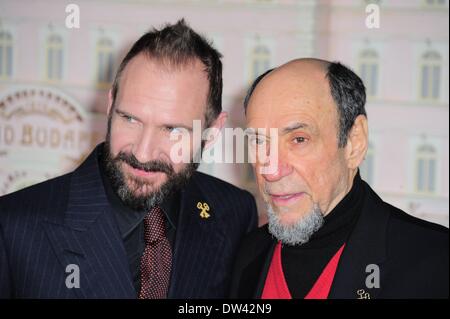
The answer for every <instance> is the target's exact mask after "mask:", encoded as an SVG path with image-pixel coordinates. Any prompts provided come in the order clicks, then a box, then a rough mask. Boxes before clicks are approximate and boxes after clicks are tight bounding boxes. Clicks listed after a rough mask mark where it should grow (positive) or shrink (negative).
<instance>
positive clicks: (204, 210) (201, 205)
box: [197, 202, 211, 218]
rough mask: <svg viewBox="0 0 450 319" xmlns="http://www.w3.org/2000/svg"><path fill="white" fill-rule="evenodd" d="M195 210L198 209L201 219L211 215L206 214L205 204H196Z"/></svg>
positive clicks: (206, 206)
mask: <svg viewBox="0 0 450 319" xmlns="http://www.w3.org/2000/svg"><path fill="white" fill-rule="evenodd" d="M197 208H198V209H200V217H201V218H209V217H210V216H211V215H210V214H208V213H207V212H209V205H208V204H206V203H202V202H198V203H197Z"/></svg>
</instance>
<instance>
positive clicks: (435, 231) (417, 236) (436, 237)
mask: <svg viewBox="0 0 450 319" xmlns="http://www.w3.org/2000/svg"><path fill="white" fill-rule="evenodd" d="M385 205H386V207H387V208H388V209H389V211H390V213H391V214H390V219H389V224H388V229H387V236H388V238H389V241H390V244H391V248H392V250H398V252H399V254H401V253H402V252H403V254H405V253H410V254H411V255H417V254H419V253H420V254H421V256H422V257H425V256H429V257H432V256H435V257H438V256H447V260H448V248H449V247H448V246H449V242H448V228H446V227H444V226H441V225H438V224H435V223H431V222H428V221H425V220H423V219H420V218H417V217H414V216H411V215H409V214H407V213H405V212H404V211H402V210H400V209H398V208H397V207H394V206H392V205H390V204H387V203H385Z"/></svg>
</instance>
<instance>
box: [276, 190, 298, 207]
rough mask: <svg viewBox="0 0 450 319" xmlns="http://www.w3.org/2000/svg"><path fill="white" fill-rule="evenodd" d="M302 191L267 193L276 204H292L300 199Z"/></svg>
mask: <svg viewBox="0 0 450 319" xmlns="http://www.w3.org/2000/svg"><path fill="white" fill-rule="evenodd" d="M303 195H304V193H302V192H301V193H291V194H269V196H270V198H271V199H272V201H273V202H274V204H277V205H288V204H292V203H294V202H295V201H297V200H298V199H300V198H301V197H302V196H303Z"/></svg>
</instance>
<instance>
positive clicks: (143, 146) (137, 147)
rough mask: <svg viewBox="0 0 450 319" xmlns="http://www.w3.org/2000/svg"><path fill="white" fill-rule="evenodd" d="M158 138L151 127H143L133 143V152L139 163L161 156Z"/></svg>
mask: <svg viewBox="0 0 450 319" xmlns="http://www.w3.org/2000/svg"><path fill="white" fill-rule="evenodd" d="M161 151H162V150H161V143H160V138H159V137H158V135H157V134H156V132H155V131H154V130H152V129H151V128H145V129H144V130H142V133H141V134H140V135H139V136H138V137H137V140H136V141H135V143H134V144H133V154H134V156H135V157H136V159H137V160H138V161H139V162H141V163H146V162H149V161H152V160H156V159H159V158H160V156H161Z"/></svg>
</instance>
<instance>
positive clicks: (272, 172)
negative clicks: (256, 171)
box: [261, 162, 292, 182]
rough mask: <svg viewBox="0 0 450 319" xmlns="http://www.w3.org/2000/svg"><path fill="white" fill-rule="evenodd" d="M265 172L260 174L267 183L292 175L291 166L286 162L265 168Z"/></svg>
mask: <svg viewBox="0 0 450 319" xmlns="http://www.w3.org/2000/svg"><path fill="white" fill-rule="evenodd" d="M264 169H265V171H264V172H263V173H261V175H262V176H263V177H264V179H265V180H266V181H268V182H276V181H278V180H280V179H282V178H283V177H285V176H288V175H290V174H291V173H292V166H291V165H289V164H288V163H286V162H279V163H278V164H277V165H275V166H273V167H270V166H268V167H265V168H264Z"/></svg>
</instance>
